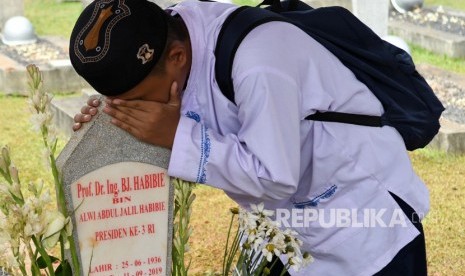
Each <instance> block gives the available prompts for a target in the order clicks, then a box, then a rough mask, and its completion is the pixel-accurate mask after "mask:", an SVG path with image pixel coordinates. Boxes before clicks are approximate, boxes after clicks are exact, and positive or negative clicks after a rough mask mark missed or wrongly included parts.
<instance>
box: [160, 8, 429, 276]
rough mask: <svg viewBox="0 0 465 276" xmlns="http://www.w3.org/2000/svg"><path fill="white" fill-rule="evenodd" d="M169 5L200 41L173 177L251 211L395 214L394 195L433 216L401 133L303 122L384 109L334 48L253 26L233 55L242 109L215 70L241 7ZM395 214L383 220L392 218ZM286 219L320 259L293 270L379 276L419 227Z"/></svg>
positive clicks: (283, 28)
mask: <svg viewBox="0 0 465 276" xmlns="http://www.w3.org/2000/svg"><path fill="white" fill-rule="evenodd" d="M171 9H172V10H173V13H178V14H179V15H180V16H181V17H182V19H183V20H184V22H185V23H186V25H187V29H188V31H189V35H190V39H191V44H192V67H191V72H190V75H189V80H188V84H187V86H186V89H185V91H184V92H183V97H182V107H181V112H182V115H185V116H182V118H181V120H180V122H179V126H178V129H177V132H176V136H175V141H174V145H173V150H172V155H171V160H170V164H169V169H168V173H169V174H170V175H171V176H175V177H180V178H182V179H185V180H188V181H193V182H200V183H205V184H207V185H210V186H212V187H216V188H219V189H222V190H224V191H225V192H226V193H227V194H228V195H229V196H230V197H231V198H232V199H234V200H235V201H236V202H237V203H239V204H240V205H242V206H244V207H248V206H249V204H250V203H260V202H264V203H265V207H266V208H267V209H280V210H289V211H290V212H291V211H292V210H294V212H300V211H298V210H302V208H304V210H317V211H319V212H327V213H325V215H328V216H329V214H330V210H333V211H334V210H341V209H344V210H352V209H353V210H355V211H357V212H358V214H359V215H361V214H364V213H363V212H365V210H384V211H385V213H386V214H393V213H394V212H395V210H396V209H397V210H399V207H398V205H397V204H396V202H395V201H394V199H393V198H392V197H391V196H390V195H389V191H391V192H393V193H395V194H397V195H398V196H399V197H401V198H402V199H403V200H404V201H406V202H407V203H408V204H409V205H410V206H412V207H413V208H414V209H415V210H416V211H417V212H418V213H420V215H421V214H426V213H427V212H428V208H429V195H428V190H427V189H426V187H425V185H424V184H423V183H422V181H421V180H420V179H419V178H418V177H417V175H416V174H415V172H414V171H413V169H412V165H411V163H410V160H409V156H408V154H407V152H406V149H405V146H404V143H403V140H402V138H401V136H400V135H399V133H398V132H397V131H396V130H395V129H393V128H391V127H382V128H377V127H364V126H357V125H349V124H342V123H330V122H316V121H309V120H305V119H304V118H305V117H306V116H308V115H309V114H312V113H314V112H316V111H317V110H318V111H328V110H329V111H340V112H349V113H357V114H369V115H380V114H382V113H383V108H382V106H381V104H380V102H379V101H378V100H377V99H376V97H375V96H374V95H373V94H372V93H371V92H370V91H369V89H368V88H367V87H366V86H365V85H364V84H363V83H361V82H359V81H358V80H357V79H356V78H355V76H354V74H353V73H352V72H351V71H350V70H348V69H347V68H346V67H344V66H343V65H342V64H341V62H340V61H339V60H338V59H337V58H336V57H335V56H334V55H332V54H331V53H330V52H329V51H328V50H326V49H325V48H324V47H322V46H321V45H320V44H319V43H317V42H316V41H315V40H313V39H312V38H310V37H309V36H308V35H307V34H305V33H304V32H303V31H301V30H300V29H298V28H297V27H295V26H293V25H290V24H287V23H283V22H270V23H266V24H264V25H261V26H259V27H257V28H255V29H254V30H252V31H251V33H250V34H249V35H248V36H247V37H246V38H245V39H244V41H243V42H242V43H241V45H240V47H239V49H238V51H237V54H236V57H235V59H234V64H233V73H232V78H233V84H234V90H235V100H236V103H237V106H236V105H234V104H233V103H231V102H229V100H227V99H226V98H225V97H224V96H223V95H222V93H221V91H220V90H219V88H218V85H217V82H216V79H215V70H214V68H215V56H214V50H215V46H216V39H217V36H218V33H219V31H220V29H221V25H222V23H223V21H224V20H225V18H226V17H227V15H228V14H229V13H231V12H232V11H233V10H234V9H236V6H233V5H230V4H222V3H210V2H198V1H188V2H184V3H181V4H179V5H177V6H175V7H173V8H171ZM228 207H229V206H223V208H228ZM296 210H297V211H296ZM397 214H398V213H397ZM403 218H405V217H403ZM352 219H353V220H354V218H352ZM390 219H392V216H388V215H387V216H386V217H384V216H383V217H382V220H383V221H384V222H385V223H386V224H387V225H388V224H389V222H390ZM289 222H290V226H297V227H293V229H294V230H296V231H297V232H298V233H299V234H300V238H301V239H302V240H303V241H304V245H303V247H302V251H309V252H310V253H311V254H312V256H313V257H314V258H315V261H314V262H313V263H312V264H310V265H309V266H308V267H307V268H306V269H305V270H301V271H299V272H298V273H295V272H293V271H292V270H291V271H290V272H291V274H292V275H372V274H374V273H376V272H377V271H379V270H380V269H382V268H383V267H384V266H386V265H387V264H388V263H389V262H390V261H391V260H392V258H393V257H394V256H395V255H396V253H397V252H398V251H399V250H400V249H401V248H402V247H404V246H405V245H406V244H407V243H409V242H410V241H411V240H412V239H413V238H414V237H416V236H417V235H418V234H419V232H418V231H417V230H416V228H415V227H414V226H413V225H412V224H411V223H410V222H408V223H405V224H403V225H400V224H395V225H394V226H393V227H383V226H382V225H380V224H379V223H375V224H370V225H374V226H375V227H337V226H336V225H334V226H331V227H323V225H322V223H321V221H318V220H316V221H311V222H308V221H307V222H306V224H305V227H300V226H302V225H299V224H298V223H294V224H292V223H291V221H289ZM359 222H360V221H359ZM284 226H285V225H284ZM365 226H366V225H365Z"/></svg>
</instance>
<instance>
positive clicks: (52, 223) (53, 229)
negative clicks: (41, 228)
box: [42, 211, 65, 249]
mask: <svg viewBox="0 0 465 276" xmlns="http://www.w3.org/2000/svg"><path fill="white" fill-rule="evenodd" d="M48 219H49V220H48V221H49V223H48V224H47V228H46V230H45V233H44V235H43V237H42V244H43V245H44V247H45V248H47V249H51V248H53V247H54V246H55V245H56V243H57V242H58V240H59V238H60V232H61V230H62V229H63V227H64V226H65V217H64V216H63V214H61V213H60V212H57V211H56V212H53V213H51V214H50V215H49V218H48Z"/></svg>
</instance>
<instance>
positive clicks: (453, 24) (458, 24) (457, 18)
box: [390, 6, 465, 35]
mask: <svg viewBox="0 0 465 276" xmlns="http://www.w3.org/2000/svg"><path fill="white" fill-rule="evenodd" d="M390 20H397V21H399V20H400V21H404V22H409V23H413V24H417V25H421V26H427V27H429V28H432V29H436V30H439V31H443V32H448V33H453V34H458V35H465V14H460V13H451V12H446V11H445V10H444V8H442V6H439V7H437V8H430V7H425V8H417V9H415V10H413V11H409V12H406V13H403V14H402V13H399V12H397V11H391V13H390Z"/></svg>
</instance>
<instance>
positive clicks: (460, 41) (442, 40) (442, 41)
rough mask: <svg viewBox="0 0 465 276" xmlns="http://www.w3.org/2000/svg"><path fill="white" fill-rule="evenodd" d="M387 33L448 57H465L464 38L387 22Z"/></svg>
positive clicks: (419, 27) (414, 26) (396, 22)
mask: <svg viewBox="0 0 465 276" xmlns="http://www.w3.org/2000/svg"><path fill="white" fill-rule="evenodd" d="M388 29H389V31H388V32H389V33H390V34H393V35H395V36H399V37H401V38H403V39H404V40H406V41H407V42H409V43H412V44H415V45H419V46H421V47H423V48H425V49H428V50H430V51H432V52H435V53H438V54H444V55H447V56H449V57H454V58H461V57H465V37H464V36H460V35H455V34H451V33H446V32H441V31H438V30H433V29H430V28H426V27H422V26H418V25H415V24H412V23H407V22H399V21H392V20H391V21H389V26H388Z"/></svg>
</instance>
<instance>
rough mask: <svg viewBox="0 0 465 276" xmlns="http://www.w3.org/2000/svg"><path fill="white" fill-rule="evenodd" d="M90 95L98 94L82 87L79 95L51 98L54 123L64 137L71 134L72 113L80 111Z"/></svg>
mask: <svg viewBox="0 0 465 276" xmlns="http://www.w3.org/2000/svg"><path fill="white" fill-rule="evenodd" d="M92 95H99V94H98V93H97V92H96V91H95V90H93V89H91V88H88V89H83V90H82V93H81V95H78V96H70V97H64V98H55V99H53V100H52V110H53V112H54V113H55V116H54V119H53V120H54V124H55V125H56V126H57V127H58V129H59V130H60V131H61V132H62V133H63V134H64V135H65V136H66V137H71V135H72V134H73V129H72V126H73V124H74V115H76V114H77V113H79V112H80V110H81V108H82V107H83V106H84V105H86V103H87V99H88V98H89V97H90V96H92Z"/></svg>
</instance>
